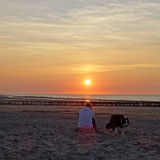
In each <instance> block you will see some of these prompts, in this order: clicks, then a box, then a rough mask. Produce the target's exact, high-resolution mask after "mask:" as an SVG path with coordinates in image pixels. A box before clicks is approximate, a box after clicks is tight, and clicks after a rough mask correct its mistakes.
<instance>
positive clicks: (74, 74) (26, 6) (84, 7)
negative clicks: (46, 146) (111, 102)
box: [0, 0, 160, 94]
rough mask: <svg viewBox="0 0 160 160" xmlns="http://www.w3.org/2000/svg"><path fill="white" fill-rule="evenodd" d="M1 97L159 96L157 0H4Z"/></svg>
mask: <svg viewBox="0 0 160 160" xmlns="http://www.w3.org/2000/svg"><path fill="white" fill-rule="evenodd" d="M86 79H90V80H91V81H92V83H91V84H90V85H88V86H87V85H86V84H85V83H84V81H85V80H86ZM0 93H5V94H64V93H65V94H160V1H159V0H134V1H133V0H1V1H0Z"/></svg>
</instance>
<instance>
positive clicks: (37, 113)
mask: <svg viewBox="0 0 160 160" xmlns="http://www.w3.org/2000/svg"><path fill="white" fill-rule="evenodd" d="M80 108H81V106H9V105H8V106H3V105H0V160H54V159H55V160H91V159H92V160H135V159H141V160H159V159H160V153H159V151H160V143H159V142H160V108H158V107H157V108H154V107H147V108H145V107H141V108H138V107H103V106H97V107H94V106H93V109H94V111H95V113H96V121H97V126H98V130H99V132H98V133H97V134H88V135H85V136H84V135H80V134H79V133H78V132H77V131H76V125H77V119H78V111H79V109H80ZM114 113H120V114H124V115H126V116H127V117H128V118H129V120H130V125H129V126H128V128H127V129H126V131H125V137H122V136H121V135H117V136H115V137H113V136H112V135H111V133H108V132H107V133H106V131H105V125H106V123H107V122H108V121H109V119H110V116H111V115H112V114H114Z"/></svg>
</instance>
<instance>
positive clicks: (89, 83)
mask: <svg viewBox="0 0 160 160" xmlns="http://www.w3.org/2000/svg"><path fill="white" fill-rule="evenodd" d="M84 83H85V84H86V85H87V86H89V85H91V83H92V81H91V80H90V79H86V80H85V81H84Z"/></svg>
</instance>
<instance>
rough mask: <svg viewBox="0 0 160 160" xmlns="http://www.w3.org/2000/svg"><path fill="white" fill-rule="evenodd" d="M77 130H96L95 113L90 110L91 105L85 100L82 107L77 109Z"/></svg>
mask: <svg viewBox="0 0 160 160" xmlns="http://www.w3.org/2000/svg"><path fill="white" fill-rule="evenodd" d="M77 127H78V129H79V130H83V129H85V130H86V129H89V130H93V131H97V126H96V121H95V113H94V112H93V111H92V105H91V103H90V102H89V101H87V102H86V103H85V105H84V107H83V108H82V109H81V110H80V111H79V119H78V125H77Z"/></svg>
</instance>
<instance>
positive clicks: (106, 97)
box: [12, 94, 160, 101]
mask: <svg viewBox="0 0 160 160" xmlns="http://www.w3.org/2000/svg"><path fill="white" fill-rule="evenodd" d="M12 96H36V97H51V98H55V99H56V98H62V99H63V98H74V99H89V100H92V99H99V100H134V101H160V95H108V94H91V95H86V94H30V95H26V94H25V95H12Z"/></svg>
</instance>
